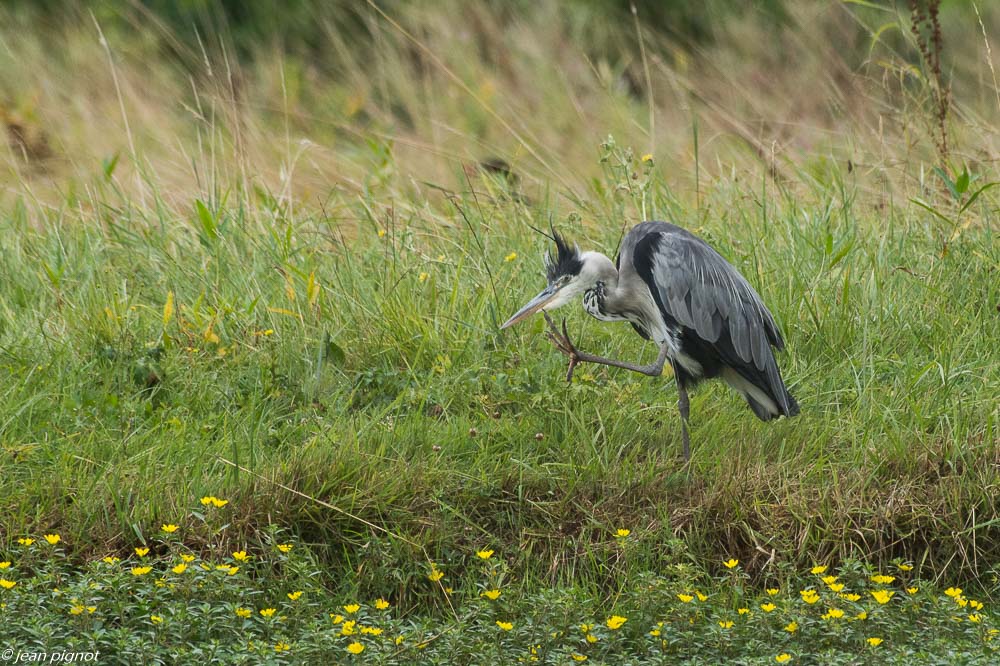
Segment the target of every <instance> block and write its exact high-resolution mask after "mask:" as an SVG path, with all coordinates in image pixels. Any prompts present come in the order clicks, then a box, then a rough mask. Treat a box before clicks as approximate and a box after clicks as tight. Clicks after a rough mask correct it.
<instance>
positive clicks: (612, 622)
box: [607, 615, 628, 631]
mask: <svg viewBox="0 0 1000 666" xmlns="http://www.w3.org/2000/svg"><path fill="white" fill-rule="evenodd" d="M627 621H628V618H625V617H622V616H621V615H612V616H611V617H609V618H608V619H607V625H608V629H611V630H612V631H614V630H615V629H620V628H621V626H622V625H623V624H625V622H627Z"/></svg>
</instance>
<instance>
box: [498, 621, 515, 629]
mask: <svg viewBox="0 0 1000 666" xmlns="http://www.w3.org/2000/svg"><path fill="white" fill-rule="evenodd" d="M497 626H498V627H500V628H501V629H503V630H504V631H510V630H511V629H513V628H514V623H513V622H503V621H501V620H497Z"/></svg>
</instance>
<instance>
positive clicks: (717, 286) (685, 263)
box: [632, 225, 784, 371]
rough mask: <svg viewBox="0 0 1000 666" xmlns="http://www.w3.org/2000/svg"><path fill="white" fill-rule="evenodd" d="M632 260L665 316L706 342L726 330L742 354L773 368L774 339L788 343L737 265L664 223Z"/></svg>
mask: <svg viewBox="0 0 1000 666" xmlns="http://www.w3.org/2000/svg"><path fill="white" fill-rule="evenodd" d="M632 260H633V262H634V264H635V267H636V271H637V272H638V273H639V275H640V277H642V278H643V280H644V281H645V282H646V283H647V285H648V286H649V288H650V290H652V291H653V292H654V295H655V296H656V297H657V300H658V302H659V304H660V307H662V308H663V310H664V315H665V316H666V317H668V318H672V319H673V320H675V321H676V322H677V323H678V324H680V325H682V326H685V327H687V328H690V329H693V330H694V331H695V332H697V334H698V337H700V338H702V339H703V340H704V341H706V342H708V343H713V344H714V343H716V342H718V341H719V340H720V338H721V337H723V336H722V333H723V331H725V332H727V333H728V336H726V337H728V338H729V340H730V342H731V344H732V347H733V350H734V351H735V353H736V355H737V356H738V357H739V359H740V360H742V361H743V362H744V363H753V365H754V366H756V367H757V368H758V369H759V370H763V371H768V370H771V369H772V366H774V357H773V355H772V354H771V349H770V347H771V345H773V346H774V347H776V348H777V349H779V350H780V349H783V348H784V341H783V340H782V339H781V334H780V333H779V332H778V327H777V325H776V324H775V323H774V318H773V317H772V316H771V313H770V312H768V310H767V307H766V306H765V305H764V303H763V301H762V300H761V298H760V296H759V295H758V294H757V292H756V291H754V289H753V287H751V286H750V284H749V283H748V282H747V281H746V279H745V278H744V277H743V276H742V275H740V273H739V271H737V270H736V269H735V268H734V267H733V266H732V265H730V264H729V262H727V261H726V260H725V259H723V258H722V255H720V254H719V253H718V252H716V251H715V250H713V249H712V248H711V247H710V246H709V245H708V244H706V243H705V242H704V241H702V240H701V239H699V238H697V237H696V236H694V235H692V234H690V233H688V232H686V231H684V230H682V229H680V228H678V227H674V226H673V225H663V230H660V231H653V232H651V233H647V234H645V235H644V236H643V238H642V239H640V240H639V241H638V242H637V243H636V245H635V247H634V250H633V252H632Z"/></svg>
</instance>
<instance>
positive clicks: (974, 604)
mask: <svg viewBox="0 0 1000 666" xmlns="http://www.w3.org/2000/svg"><path fill="white" fill-rule="evenodd" d="M969 607H970V608H972V610H983V602H982V601H976V600H974V599H969Z"/></svg>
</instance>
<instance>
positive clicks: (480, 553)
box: [476, 550, 493, 560]
mask: <svg viewBox="0 0 1000 666" xmlns="http://www.w3.org/2000/svg"><path fill="white" fill-rule="evenodd" d="M476 556H477V557H479V559H482V560H488V559H490V558H491V557H493V551H492V550H477V551H476Z"/></svg>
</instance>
